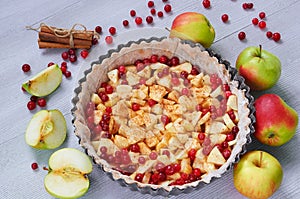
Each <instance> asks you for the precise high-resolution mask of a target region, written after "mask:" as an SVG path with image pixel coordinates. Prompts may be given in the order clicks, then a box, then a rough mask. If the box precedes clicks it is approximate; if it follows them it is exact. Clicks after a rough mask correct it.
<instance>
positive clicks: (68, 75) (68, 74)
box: [64, 70, 72, 78]
mask: <svg viewBox="0 0 300 199" xmlns="http://www.w3.org/2000/svg"><path fill="white" fill-rule="evenodd" d="M64 75H65V77H66V78H69V77H71V76H72V73H71V71H69V70H67V71H66V72H65V73H64Z"/></svg>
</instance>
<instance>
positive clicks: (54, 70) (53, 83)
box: [22, 64, 62, 97]
mask: <svg viewBox="0 0 300 199" xmlns="http://www.w3.org/2000/svg"><path fill="white" fill-rule="evenodd" d="M61 81H62V71H61V69H60V68H59V66H58V65H57V64H54V65H52V66H49V67H47V68H46V69H44V70H43V71H41V72H39V73H38V74H36V75H35V76H34V77H32V78H31V79H29V80H28V81H26V82H25V83H23V84H22V87H23V88H24V89H25V90H26V91H27V92H28V93H29V94H31V95H33V96H37V97H43V96H46V95H49V94H50V93H52V92H53V91H55V90H56V89H57V88H58V86H59V85H60V83H61Z"/></svg>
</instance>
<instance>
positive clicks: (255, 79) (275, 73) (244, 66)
mask: <svg viewBox="0 0 300 199" xmlns="http://www.w3.org/2000/svg"><path fill="white" fill-rule="evenodd" d="M236 68H237V70H238V71H239V74H240V75H241V76H243V77H244V78H245V82H246V84H247V85H248V86H249V87H250V88H251V89H252V90H266V89H269V88H271V87H273V86H274V85H275V84H276V83H277V81H278V80H279V77H280V75H281V62H280V60H279V59H278V57H276V56H275V55H274V54H272V53H270V52H268V51H266V50H262V48H261V46H259V47H255V46H251V47H248V48H245V49H244V50H243V51H242V52H241V53H240V54H239V56H238V58H237V60H236Z"/></svg>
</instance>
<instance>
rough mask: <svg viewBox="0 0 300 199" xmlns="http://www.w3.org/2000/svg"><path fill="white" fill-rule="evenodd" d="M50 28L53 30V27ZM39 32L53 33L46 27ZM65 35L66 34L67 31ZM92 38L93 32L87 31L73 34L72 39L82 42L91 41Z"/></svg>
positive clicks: (42, 27)
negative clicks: (81, 40)
mask: <svg viewBox="0 0 300 199" xmlns="http://www.w3.org/2000/svg"><path fill="white" fill-rule="evenodd" d="M51 28H53V29H55V27H51ZM40 32H45V33H50V34H54V32H53V31H52V30H51V29H50V28H49V27H47V26H41V29H40ZM65 33H67V31H66V32H65ZM93 36H94V31H91V30H87V31H84V32H74V33H73V38H74V39H83V40H89V41H92V40H93Z"/></svg>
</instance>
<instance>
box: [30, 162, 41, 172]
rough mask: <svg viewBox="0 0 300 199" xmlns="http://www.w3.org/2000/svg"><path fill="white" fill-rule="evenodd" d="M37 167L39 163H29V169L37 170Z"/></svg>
mask: <svg viewBox="0 0 300 199" xmlns="http://www.w3.org/2000/svg"><path fill="white" fill-rule="evenodd" d="M38 168H39V165H38V164H37V163H36V162H34V163H32V164H31V169H32V170H37V169H38Z"/></svg>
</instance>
